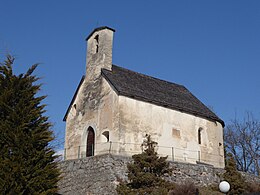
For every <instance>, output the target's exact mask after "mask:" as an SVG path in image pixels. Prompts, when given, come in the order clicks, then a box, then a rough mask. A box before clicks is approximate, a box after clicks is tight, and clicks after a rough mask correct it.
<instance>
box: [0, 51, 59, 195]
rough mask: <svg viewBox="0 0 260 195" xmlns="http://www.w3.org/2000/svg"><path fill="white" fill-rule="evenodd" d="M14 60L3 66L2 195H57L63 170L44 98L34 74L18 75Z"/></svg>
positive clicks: (0, 68)
mask: <svg viewBox="0 0 260 195" xmlns="http://www.w3.org/2000/svg"><path fill="white" fill-rule="evenodd" d="M13 63H14V58H13V57H11V56H7V59H6V60H5V61H4V62H3V63H1V64H0V192H1V194H55V193H56V192H57V190H58V187H57V182H58V180H59V175H60V171H59V169H58V167H57V163H58V162H57V156H56V155H55V152H54V150H53V149H52V148H51V146H50V144H49V143H50V141H52V140H53V139H54V137H53V132H52V131H51V130H50V128H51V124H50V123H49V122H48V117H46V116H44V112H45V110H44V107H45V105H43V104H41V101H42V100H43V99H44V98H45V96H37V93H38V92H39V90H40V87H41V85H39V84H35V82H36V81H38V79H39V78H38V77H36V76H33V75H32V73H33V71H34V70H35V68H36V67H37V64H36V65H33V66H32V67H31V68H30V69H29V70H28V71H27V72H26V73H25V74H20V75H18V76H17V75H15V74H14V73H13V68H12V65H13Z"/></svg>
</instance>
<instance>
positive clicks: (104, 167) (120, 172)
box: [59, 154, 260, 195]
mask: <svg viewBox="0 0 260 195" xmlns="http://www.w3.org/2000/svg"><path fill="white" fill-rule="evenodd" d="M129 161H131V158H129V157H123V156H115V155H110V154H106V155H100V156H93V157H88V158H83V159H76V160H67V161H63V162H61V163H60V167H61V170H62V172H63V174H62V176H63V178H62V180H61V181H60V182H59V187H60V194H64V195H65V194H66V195H74V194H77V195H81V194H84V195H86V194H87V195H101V194H102V195H111V194H116V190H115V189H116V185H117V184H118V183H119V182H120V181H126V180H127V163H128V162H129ZM170 166H171V167H173V168H174V171H173V174H172V176H170V177H168V178H166V179H167V180H170V181H172V182H176V183H181V182H183V181H187V180H190V181H192V182H194V183H195V184H196V185H198V186H204V185H209V184H218V183H219V182H220V178H219V175H221V174H222V173H223V172H224V170H223V169H217V168H214V167H213V166H210V165H204V164H188V163H180V162H170ZM243 175H245V176H246V178H247V180H249V181H251V182H252V181H256V182H259V183H260V178H259V177H254V176H252V175H249V174H243Z"/></svg>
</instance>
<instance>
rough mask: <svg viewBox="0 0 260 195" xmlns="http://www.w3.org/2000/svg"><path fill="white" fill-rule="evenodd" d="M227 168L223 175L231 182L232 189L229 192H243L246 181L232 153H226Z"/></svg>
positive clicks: (231, 193) (233, 193) (232, 194)
mask: <svg viewBox="0 0 260 195" xmlns="http://www.w3.org/2000/svg"><path fill="white" fill-rule="evenodd" d="M225 170H226V172H225V173H224V175H223V176H224V179H225V180H226V181H227V182H228V183H229V184H230V191H229V192H228V194H230V195H235V194H243V193H244V192H245V189H244V186H245V182H244V179H243V177H242V175H241V173H239V172H238V170H237V166H236V161H235V159H234V157H233V156H232V154H230V153H228V154H227V155H226V166H225Z"/></svg>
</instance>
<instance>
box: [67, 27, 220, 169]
mask: <svg viewBox="0 0 260 195" xmlns="http://www.w3.org/2000/svg"><path fill="white" fill-rule="evenodd" d="M114 32H115V30H114V29H112V28H109V27H100V28H96V29H94V30H93V32H92V33H91V34H90V35H89V36H88V37H87V39H86V40H87V66H86V75H85V76H83V77H82V79H81V81H80V83H79V85H78V88H77V90H76V92H75V94H74V96H73V98H72V101H71V103H70V105H69V107H68V109H67V112H66V114H65V116H64V121H66V134H65V159H76V158H84V157H89V156H93V155H100V154H107V153H111V154H116V155H124V156H131V155H133V154H136V153H140V152H141V151H142V148H141V144H142V142H143V139H144V138H145V135H147V134H149V135H151V137H152V139H153V140H154V141H156V142H157V143H158V147H157V152H158V154H159V155H162V156H166V155H168V159H169V160H173V161H181V162H187V163H193V164H196V163H206V164H210V165H213V166H214V167H218V168H223V167H224V149H223V127H224V125H225V124H224V122H223V121H222V120H221V119H220V118H219V117H218V116H216V114H214V113H213V112H212V111H211V110H210V109H208V108H207V107H206V106H205V105H204V104H203V103H202V102H201V101H200V100H198V99H197V98H196V97H195V96H194V95H193V94H191V92H190V91H189V90H188V89H187V88H185V87H184V86H182V85H178V84H175V83H171V82H167V81H164V80H160V79H157V78H154V77H150V76H147V75H144V74H140V73H137V72H134V71H131V70H127V69H125V68H122V67H119V66H115V65H113V64H112V48H113V34H114Z"/></svg>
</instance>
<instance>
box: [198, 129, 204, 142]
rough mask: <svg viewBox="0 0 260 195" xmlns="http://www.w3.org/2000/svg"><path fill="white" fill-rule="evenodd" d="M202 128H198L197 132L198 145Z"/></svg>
mask: <svg viewBox="0 0 260 195" xmlns="http://www.w3.org/2000/svg"><path fill="white" fill-rule="evenodd" d="M202 130H203V129H202V128H201V127H200V128H199V130H198V143H199V144H201V134H202Z"/></svg>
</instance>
